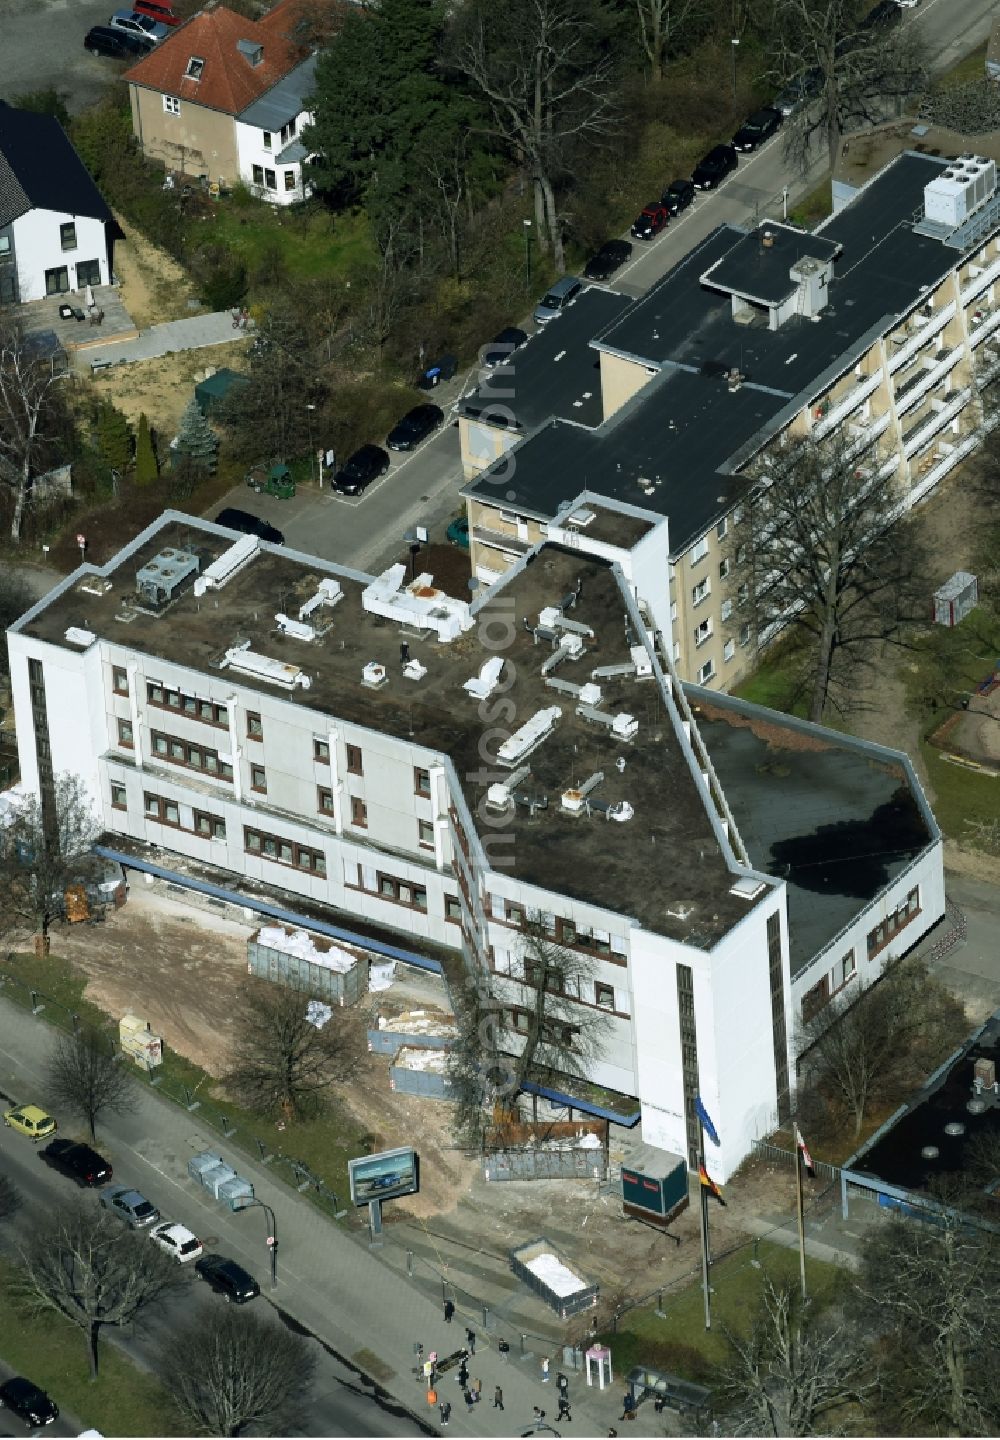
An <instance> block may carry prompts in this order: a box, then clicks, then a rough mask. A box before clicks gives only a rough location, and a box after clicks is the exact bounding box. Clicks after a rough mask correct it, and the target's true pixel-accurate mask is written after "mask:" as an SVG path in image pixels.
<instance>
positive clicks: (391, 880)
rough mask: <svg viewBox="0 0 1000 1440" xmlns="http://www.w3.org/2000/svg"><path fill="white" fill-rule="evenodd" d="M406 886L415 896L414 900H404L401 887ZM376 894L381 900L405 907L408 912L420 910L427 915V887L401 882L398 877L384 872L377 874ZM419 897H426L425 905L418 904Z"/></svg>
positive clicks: (378, 871) (379, 871) (407, 881)
mask: <svg viewBox="0 0 1000 1440" xmlns="http://www.w3.org/2000/svg"><path fill="white" fill-rule="evenodd" d="M403 886H405V888H406V889H407V890H409V891H410V892H411V894H412V895H413V896H414V899H412V900H404V899H403V897H402V894H401V887H403ZM375 894H376V895H377V896H378V897H379V899H380V900H389V901H391V902H392V903H393V904H394V905H405V906H406V908H407V910H418V911H419V912H420V914H421V915H426V914H427V886H426V885H417V884H415V883H414V881H412V880H400V878H399V877H398V875H387V874H386V873H385V871H383V870H376V872H375ZM417 895H422V896H423V897H424V903H423V904H422V905H420V904H418V902H417V900H416V898H415V897H416V896H417Z"/></svg>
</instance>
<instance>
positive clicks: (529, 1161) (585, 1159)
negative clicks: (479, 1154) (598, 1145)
mask: <svg viewBox="0 0 1000 1440" xmlns="http://www.w3.org/2000/svg"><path fill="white" fill-rule="evenodd" d="M605 1171H606V1165H605V1160H604V1151H603V1150H497V1151H495V1152H494V1153H493V1154H492V1155H488V1156H486V1157H485V1158H484V1160H483V1178H484V1179H486V1180H603V1179H604V1176H605Z"/></svg>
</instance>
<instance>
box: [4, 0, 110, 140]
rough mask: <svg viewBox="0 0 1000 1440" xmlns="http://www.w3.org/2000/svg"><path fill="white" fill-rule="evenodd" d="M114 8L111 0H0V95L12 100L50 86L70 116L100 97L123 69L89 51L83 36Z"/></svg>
mask: <svg viewBox="0 0 1000 1440" xmlns="http://www.w3.org/2000/svg"><path fill="white" fill-rule="evenodd" d="M116 8H117V7H116V6H115V5H114V4H113V3H112V0H0V34H2V36H3V45H2V46H0V95H3V96H4V98H5V99H6V100H10V101H14V100H16V99H17V97H18V95H26V94H28V93H29V92H30V91H32V90H47V89H48V88H49V87H50V86H51V88H52V89H54V90H57V91H58V92H59V93H60V95H62V96H64V98H65V100H66V104H67V105H68V107H69V109H70V110H71V111H72V112H73V113H74V114H75V113H77V112H78V111H80V110H82V109H83V108H84V107H85V106H87V105H92V104H93V103H94V101H95V100H99V99H100V97H101V95H102V93H103V91H104V89H105V87H106V86H107V84H108V82H109V80H111V79H112V78H113V77H114V75H115V74H116V73H117V72H118V71H119V70H121V69H123V68H124V67H123V66H119V65H118V64H117V63H116V62H115V61H113V60H103V59H100V58H99V57H98V56H96V55H88V54H87V52H86V50H84V48H83V37H84V35H86V33H87V31H88V30H89V29H90V27H91V26H92V25H103V24H105V22H106V21H107V19H108V16H109V15H111V14H113V12H114V11H115V9H116Z"/></svg>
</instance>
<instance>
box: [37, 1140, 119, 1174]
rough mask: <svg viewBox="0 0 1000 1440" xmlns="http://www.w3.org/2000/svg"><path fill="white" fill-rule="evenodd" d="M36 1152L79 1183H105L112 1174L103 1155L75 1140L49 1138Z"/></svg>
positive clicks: (53, 1166)
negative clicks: (44, 1145)
mask: <svg viewBox="0 0 1000 1440" xmlns="http://www.w3.org/2000/svg"><path fill="white" fill-rule="evenodd" d="M38 1153H39V1156H40V1158H41V1159H42V1160H44V1161H45V1163H46V1165H51V1166H52V1168H53V1169H54V1170H61V1171H62V1172H63V1174H64V1175H68V1176H69V1177H70V1179H72V1180H76V1181H78V1182H79V1183H80V1184H81V1185H106V1184H107V1182H108V1181H109V1180H110V1179H111V1177H112V1174H113V1171H112V1169H111V1166H110V1165H109V1164H108V1162H107V1161H106V1160H105V1158H104V1156H103V1155H98V1153H97V1151H96V1150H92V1149H91V1148H90V1146H89V1145H79V1144H77V1142H76V1141H75V1140H50V1141H49V1143H48V1144H47V1145H46V1147H45V1149H44V1150H40V1151H39V1152H38Z"/></svg>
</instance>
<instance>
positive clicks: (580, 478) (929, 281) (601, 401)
mask: <svg viewBox="0 0 1000 1440" xmlns="http://www.w3.org/2000/svg"><path fill="white" fill-rule="evenodd" d="M996 179H997V177H996V166H995V164H994V162H993V161H992V160H986V159H983V158H981V157H977V156H972V155H968V156H962V157H959V158H958V159H957V160H955V161H947V160H944V159H941V158H939V157H936V156H932V155H924V154H918V153H917V152H915V151H911V152H906V153H905V154H902V155H900V156H898V157H897V158H896V160H894V161H893V162H892V163H891V164H890V165H888V166H886V167H885V169H884V170H882V171H881V172H879V174H877V175H875V176H874V177H873V178H872V179H871V180H870V181H869V182H868V183H867V184H866V185H864V186H863V187H862V188H861V189H860V190H859V191H858V192H857V193H856V194H855V195H854V196H853V197H852V198H851V199H850V200H849V202H848V203H847V204H845V205H844V206H843V208H842V209H840V210H839V211H838V213H837V214H835V215H833V216H831V217H830V219H829V220H827V221H825V222H824V223H823V224H822V225H821V226H820V227H819V229H818V230H817V231H815V232H812V233H809V232H806V231H804V230H800V229H798V228H796V227H795V226H792V225H789V224H782V223H781V222H776V221H773V220H768V221H762V222H761V223H760V224H759V225H758V226H757V227H756V228H755V229H753V230H751V231H746V230H744V229H741V228H740V227H738V226H735V225H731V224H725V225H720V226H719V227H718V228H717V229H715V230H714V231H713V232H712V233H711V234H710V235H708V236H707V237H706V238H705V239H704V240H703V241H702V242H701V244H699V245H697V246H696V247H695V248H694V249H693V250H692V251H691V252H690V254H688V255H686V256H685V257H684V259H683V260H682V261H681V262H680V263H679V264H677V265H676V266H674V268H673V269H672V270H670V271H669V272H668V273H667V274H666V275H664V277H663V278H662V280H660V281H658V282H657V284H655V285H654V286H653V287H652V289H651V290H650V291H649V292H648V293H647V294H646V295H644V296H642V297H641V298H640V299H638V300H636V301H629V300H628V299H627V298H626V297H625V296H622V295H616V294H613V293H609V292H607V291H604V290H598V289H595V288H590V289H587V290H585V291H584V293H583V294H582V295H581V296H580V297H579V298H578V299H577V300H576V301H575V302H574V304H573V305H571V306H569V307H567V308H566V309H565V310H564V311H562V312H561V313H560V315H559V316H558V317H557V318H556V319H555V320H553V321H551V322H550V324H549V325H547V326H546V327H545V330H544V332H543V333H542V334H540V335H537V336H535V337H533V338H532V339H531V340H530V342H529V343H528V344H527V345H526V346H525V347H524V348H523V349H521V350H518V351H517V352H515V353H513V354H512V355H511V356H510V357H509V363H508V364H507V365H506V366H504V367H503V368H502V369H497V370H496V371H494V372H493V373H492V374H490V375H488V376H486V377H484V378H483V380H482V382H481V383H480V384H479V385H478V386H477V387H476V388H475V389H474V390H472V391H470V392H469V393H468V394H467V395H466V396H464V397H463V400H462V401H461V403H460V409H459V428H460V431H461V438H462V459H463V464H464V469H465V473H466V476H467V477H468V484H467V485H466V489H465V493H466V497H467V507H468V518H469V530H470V538H471V560H472V567H473V573H474V574H475V575H476V576H478V577H479V579H480V580H481V581H482V582H483V583H487V584H492V583H493V582H494V581H495V580H496V579H497V577H498V576H500V575H503V574H504V573H505V572H506V570H507V568H508V567H509V566H511V565H514V564H515V563H516V562H517V559H518V557H519V556H520V555H522V554H524V553H525V552H526V551H527V550H528V549H530V547H531V546H532V545H533V544H535V543H536V542H537V541H538V540H539V539H540V538H542V537H544V536H545V535H546V534H550V533H552V531H553V529H555V530H556V531H558V530H559V529H560V528H563V527H564V526H565V524H566V520H567V517H569V516H570V515H571V514H572V512H574V511H575V510H578V509H579V508H580V507H581V506H584V507H586V506H589V504H590V501H591V500H594V499H597V500H599V499H601V498H602V497H603V498H611V499H615V500H619V501H624V502H626V503H627V504H629V505H630V506H632V507H634V509H635V510H636V512H637V513H639V514H641V515H643V516H645V518H646V520H647V523H648V524H649V525H657V526H660V527H663V529H664V531H665V532H666V531H667V530H669V542H668V544H667V559H666V563H665V564H664V567H663V573H662V574H661V576H660V577H659V584H658V586H657V592H656V594H655V595H654V594H653V593H652V592H648V599H649V603H650V604H654V603H657V604H658V603H659V602H660V600H661V599H662V604H663V607H664V608H666V610H667V611H668V616H667V621H666V625H667V626H668V627H669V637H670V638H669V646H670V652H671V654H672V656H673V659H674V662H675V664H676V666H677V670H678V672H679V674H680V675H681V677H682V678H683V679H684V680H691V681H697V682H698V683H700V684H703V685H710V686H712V687H713V688H717V689H721V690H728V689H730V688H731V687H732V686H733V685H734V684H735V683H736V682H737V681H738V680H740V679H741V678H742V677H743V676H744V675H745V674H746V671H747V669H748V668H749V664H750V662H751V660H752V658H753V656H752V646H751V640H752V627H751V625H750V621H749V616H748V614H747V612H746V611H745V610H744V609H743V608H742V603H741V596H740V594H739V592H738V591H736V592H734V588H733V586H732V585H731V583H730V582H729V581H728V579H727V576H728V572H729V564H730V562H729V557H728V554H727V549H728V547H729V545H730V544H731V536H730V529H731V526H732V525H733V523H734V520H735V519H736V518H737V516H738V513H739V507H740V504H741V501H742V500H743V498H744V497H745V496H746V494H747V491H748V490H749V489H750V487H751V486H752V485H753V484H754V483H756V482H755V480H754V475H755V473H756V472H757V471H758V469H759V466H760V465H761V464H765V463H766V454H767V451H768V449H769V447H773V446H776V445H781V444H783V443H786V441H787V439H788V437H789V436H795V437H801V436H807V435H812V436H815V437H816V438H820V437H822V436H823V435H827V434H830V433H831V432H832V431H834V430H838V431H841V432H842V433H843V434H845V435H846V436H847V437H848V443H849V444H850V445H856V446H857V448H858V450H859V452H860V451H861V450H866V451H869V453H873V454H874V456H875V458H876V463H877V464H878V467H879V469H880V470H881V471H882V472H883V473H885V474H886V475H890V476H892V477H894V480H895V483H896V486H897V488H898V493H899V496H900V502H901V503H902V504H904V505H912V504H915V503H916V502H918V501H919V500H920V499H921V498H923V497H924V496H925V495H927V494H928V493H929V492H930V490H932V489H933V487H934V486H935V485H937V484H938V483H939V481H940V480H941V479H942V478H943V477H944V476H945V475H947V474H948V472H949V471H950V470H951V469H952V468H953V467H954V466H955V465H957V464H958V463H959V461H961V460H962V459H963V457H965V456H967V455H968V454H969V452H970V451H971V450H972V449H973V448H974V447H975V445H976V444H977V443H978V440H979V437H980V435H981V434H982V422H983V416H982V412H981V407H980V405H979V403H978V397H979V393H980V388H981V387H982V386H983V385H984V384H986V383H988V382H989V380H990V379H991V378H993V377H995V376H996V374H997V373H998V371H1000V359H998V356H997V346H998V343H1000V305H998V297H1000V288H998V281H1000V193H998V191H997V185H996ZM708 203H711V201H709V202H708Z"/></svg>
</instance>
